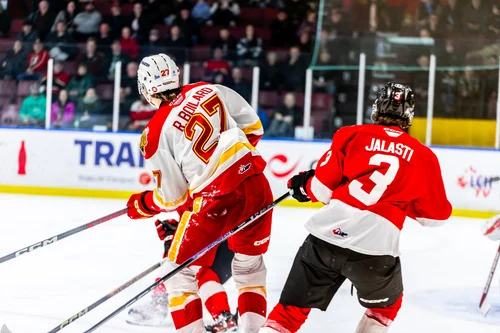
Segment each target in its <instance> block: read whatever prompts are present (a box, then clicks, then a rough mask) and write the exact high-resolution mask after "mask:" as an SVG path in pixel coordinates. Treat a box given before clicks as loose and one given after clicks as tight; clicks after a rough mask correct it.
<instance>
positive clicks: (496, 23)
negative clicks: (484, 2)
mask: <svg viewBox="0 0 500 333" xmlns="http://www.w3.org/2000/svg"><path fill="white" fill-rule="evenodd" d="M488 34H489V35H490V36H491V37H493V38H498V37H500V5H499V4H493V5H492V6H491V16H490V18H489V20H488Z"/></svg>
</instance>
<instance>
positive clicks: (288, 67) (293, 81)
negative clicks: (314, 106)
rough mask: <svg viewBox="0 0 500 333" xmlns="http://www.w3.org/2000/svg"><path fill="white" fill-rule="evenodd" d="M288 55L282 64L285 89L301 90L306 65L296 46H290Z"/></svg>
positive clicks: (302, 88)
mask: <svg viewBox="0 0 500 333" xmlns="http://www.w3.org/2000/svg"><path fill="white" fill-rule="evenodd" d="M289 52H290V53H289V57H288V60H287V61H286V63H285V64H284V66H283V73H286V75H285V77H284V84H285V90H290V91H303V90H304V84H305V79H306V76H305V75H306V69H307V65H306V63H305V61H304V60H303V57H302V55H301V53H300V48H299V47H298V46H292V47H291V48H290V51H289Z"/></svg>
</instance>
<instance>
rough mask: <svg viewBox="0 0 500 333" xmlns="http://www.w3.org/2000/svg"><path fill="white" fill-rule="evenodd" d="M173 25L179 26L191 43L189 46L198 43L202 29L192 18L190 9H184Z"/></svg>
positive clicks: (182, 33)
mask: <svg viewBox="0 0 500 333" xmlns="http://www.w3.org/2000/svg"><path fill="white" fill-rule="evenodd" d="M173 25H177V26H178V27H179V28H180V29H181V35H182V36H183V37H184V39H185V40H186V41H187V42H188V43H189V45H194V44H196V43H197V41H198V37H199V35H200V27H199V26H198V23H196V21H195V20H194V19H193V18H192V17H191V12H190V11H189V9H188V8H183V9H182V10H181V11H180V13H179V15H178V16H177V18H176V19H175V20H174V22H173Z"/></svg>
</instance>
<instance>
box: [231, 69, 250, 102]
mask: <svg viewBox="0 0 500 333" xmlns="http://www.w3.org/2000/svg"><path fill="white" fill-rule="evenodd" d="M231 79H232V82H231V84H230V85H229V88H231V89H233V90H234V91H236V92H237V93H238V94H240V95H241V97H243V98H244V99H245V100H246V101H247V102H248V103H250V98H251V97H252V86H251V85H250V83H248V81H247V80H245V78H244V77H243V71H242V70H241V68H239V67H234V68H233V69H232V70H231Z"/></svg>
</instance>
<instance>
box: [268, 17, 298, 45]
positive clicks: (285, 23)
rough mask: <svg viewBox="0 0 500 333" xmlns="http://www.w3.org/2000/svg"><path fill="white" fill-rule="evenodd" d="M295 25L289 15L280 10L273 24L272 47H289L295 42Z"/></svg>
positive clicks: (271, 27)
mask: <svg viewBox="0 0 500 333" xmlns="http://www.w3.org/2000/svg"><path fill="white" fill-rule="evenodd" d="M293 28H294V27H293V24H292V22H291V21H290V20H289V19H288V14H287V13H286V12H285V11H284V10H280V11H279V12H278V14H277V15H276V18H275V19H274V20H273V21H272V22H271V25H270V29H271V45H272V46H273V47H289V46H290V45H292V43H293V41H294V38H293V36H294V31H293Z"/></svg>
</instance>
